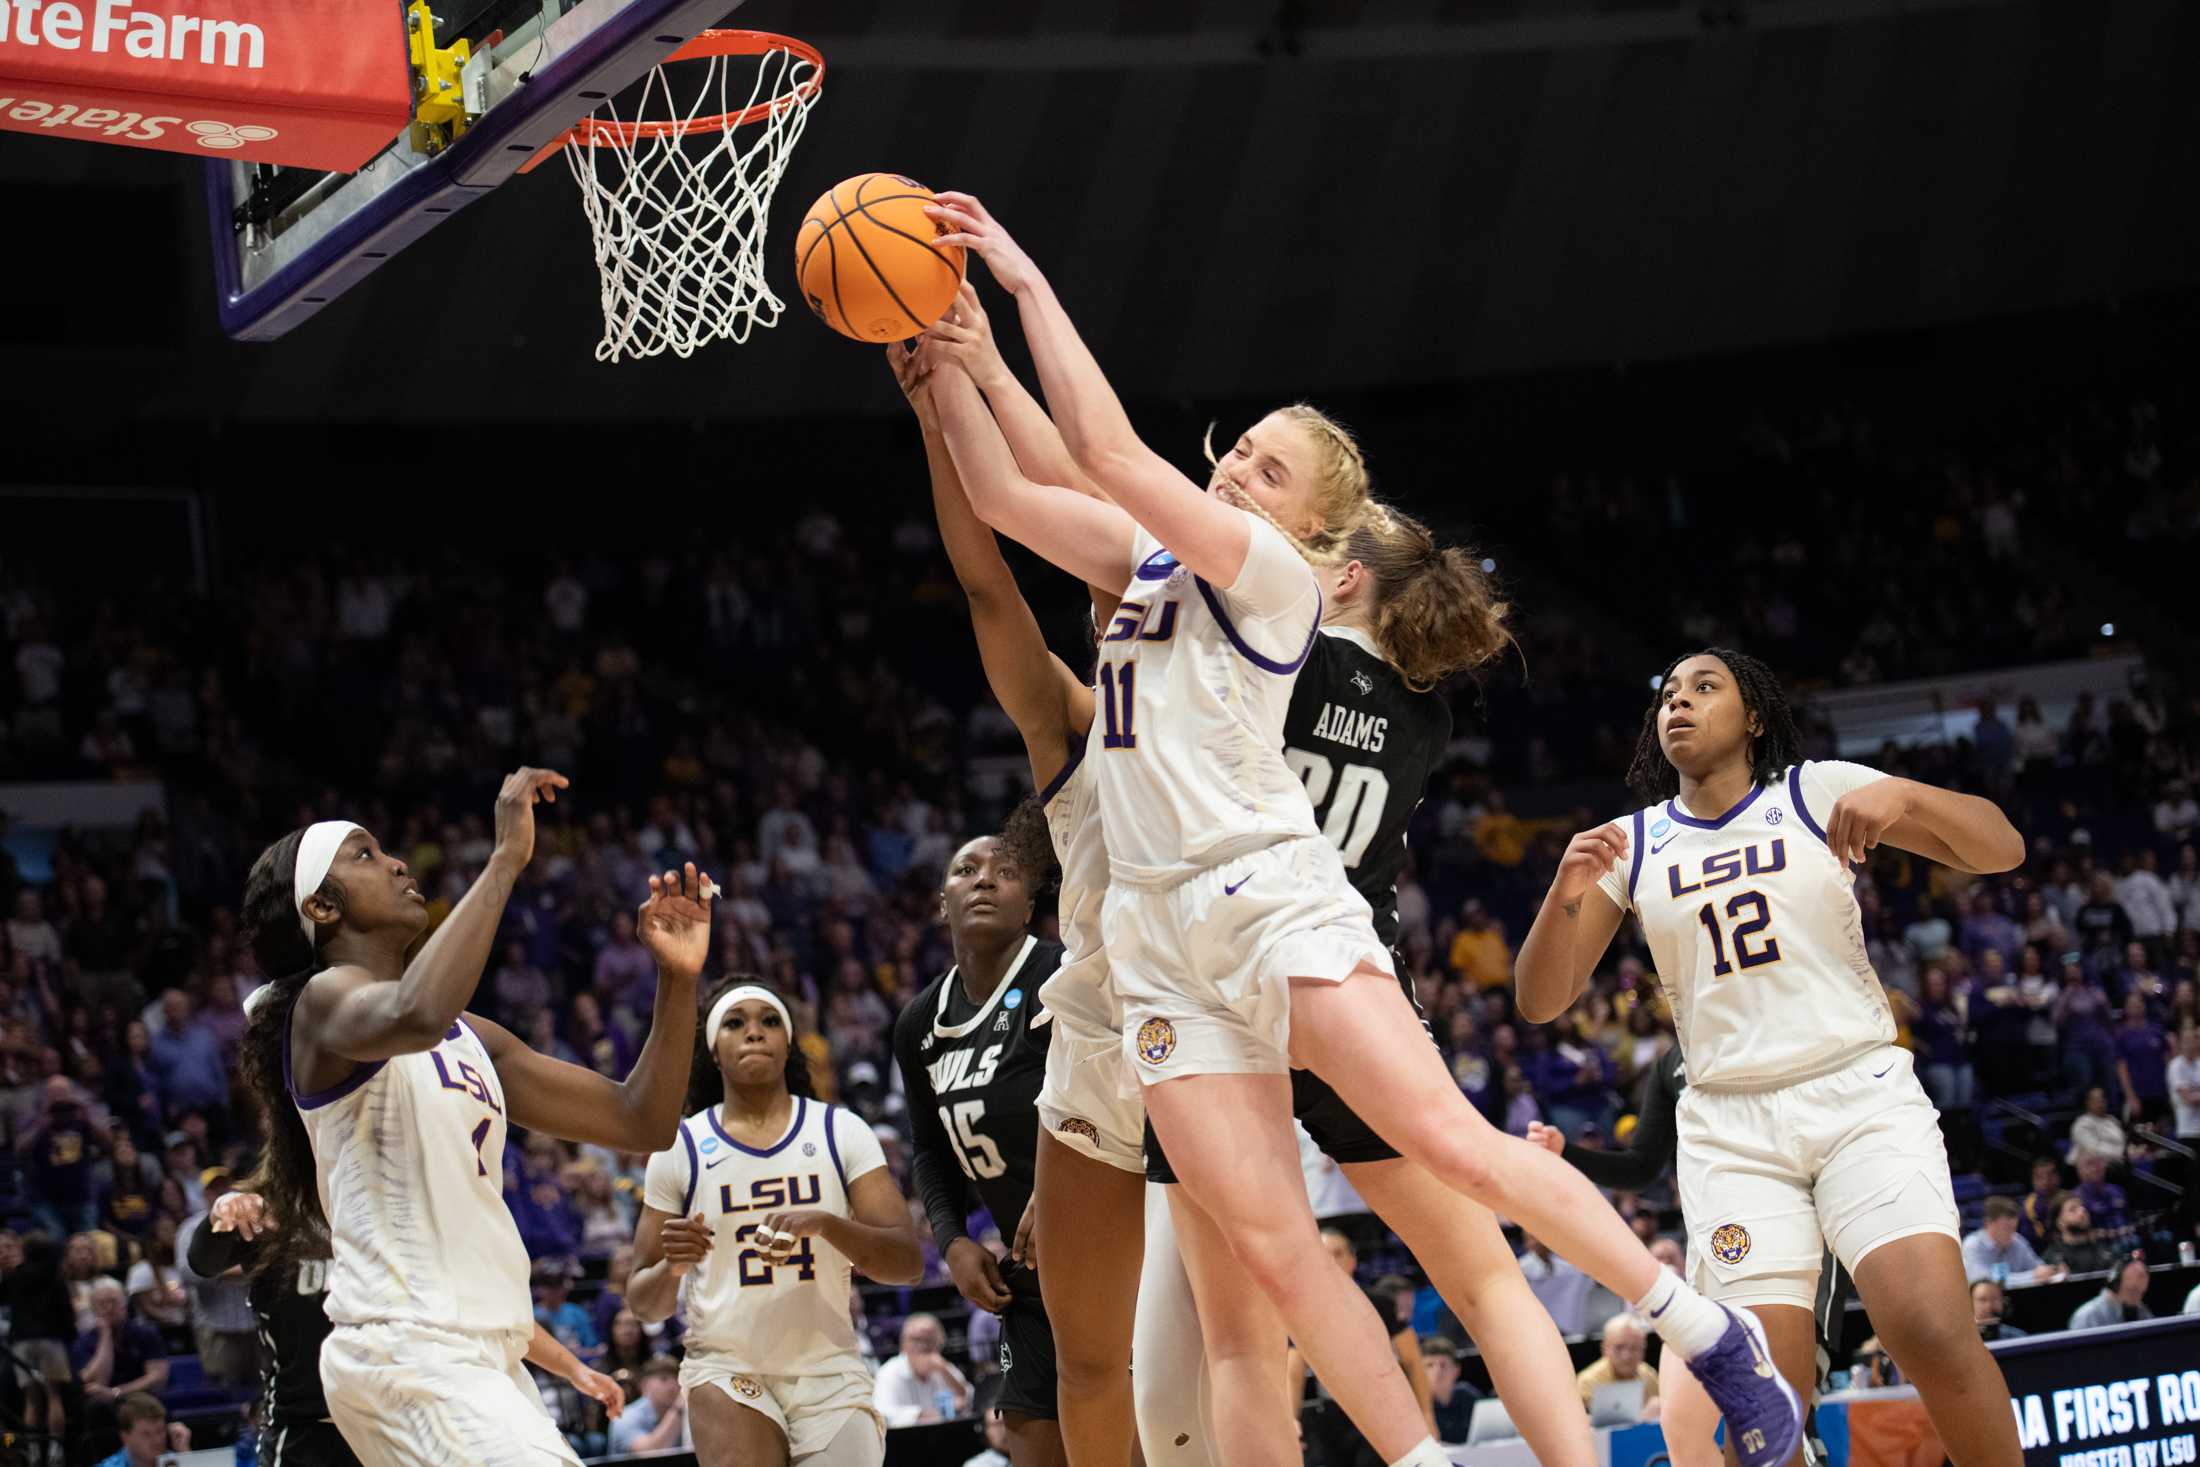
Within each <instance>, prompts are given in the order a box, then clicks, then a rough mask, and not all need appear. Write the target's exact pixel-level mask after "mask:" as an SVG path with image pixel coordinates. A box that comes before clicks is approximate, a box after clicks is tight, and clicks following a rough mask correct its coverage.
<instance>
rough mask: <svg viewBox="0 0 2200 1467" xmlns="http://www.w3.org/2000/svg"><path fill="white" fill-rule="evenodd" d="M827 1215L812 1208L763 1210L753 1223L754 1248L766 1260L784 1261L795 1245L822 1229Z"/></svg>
mask: <svg viewBox="0 0 2200 1467" xmlns="http://www.w3.org/2000/svg"><path fill="white" fill-rule="evenodd" d="M827 1217H828V1214H826V1213H823V1212H820V1211H818V1210H817V1209H816V1208H814V1207H797V1208H791V1209H788V1210H786V1211H783V1212H767V1213H765V1214H764V1221H763V1222H762V1223H760V1224H758V1225H757V1229H756V1251H757V1252H759V1253H761V1254H763V1255H764V1261H765V1262H766V1263H785V1262H786V1261H787V1258H788V1255H790V1254H792V1253H793V1252H794V1250H795V1245H796V1244H798V1243H800V1242H801V1241H802V1240H803V1239H804V1238H812V1237H815V1236H817V1235H818V1234H819V1233H822V1232H824V1231H825V1224H826V1219H827Z"/></svg>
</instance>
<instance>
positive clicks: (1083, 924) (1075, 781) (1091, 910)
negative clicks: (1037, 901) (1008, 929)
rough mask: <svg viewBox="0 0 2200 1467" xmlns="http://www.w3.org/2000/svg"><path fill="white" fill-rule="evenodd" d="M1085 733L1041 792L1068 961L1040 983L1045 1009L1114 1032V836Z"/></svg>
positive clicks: (1059, 922)
mask: <svg viewBox="0 0 2200 1467" xmlns="http://www.w3.org/2000/svg"><path fill="white" fill-rule="evenodd" d="M1086 747H1087V746H1086V744H1085V742H1083V741H1079V742H1075V743H1072V744H1071V745H1070V747H1069V762H1068V763H1067V764H1064V765H1063V766H1062V771H1061V773H1059V774H1057V775H1055V776H1054V778H1053V779H1052V780H1050V781H1048V783H1047V787H1046V788H1045V789H1043V790H1041V791H1040V792H1039V805H1040V808H1041V809H1043V810H1045V811H1046V817H1047V835H1048V836H1049V837H1050V839H1051V840H1052V842H1053V845H1054V859H1055V860H1056V861H1058V862H1060V863H1061V867H1062V876H1061V884H1060V887H1059V889H1058V892H1057V895H1056V898H1055V912H1056V925H1057V926H1058V927H1059V928H1060V929H1061V934H1062V966H1061V967H1059V968H1057V969H1055V970H1054V974H1053V976H1052V977H1050V978H1048V979H1047V981H1046V982H1045V983H1043V984H1041V985H1040V987H1039V998H1040V1001H1041V1003H1042V1004H1044V1006H1045V1008H1046V1011H1047V1012H1048V1013H1051V1014H1053V1015H1055V1016H1056V1017H1057V1018H1064V1019H1068V1020H1070V1021H1071V1022H1072V1023H1075V1024H1082V1025H1084V1026H1086V1028H1087V1029H1088V1030H1093V1031H1098V1030H1106V1031H1108V1032H1111V1033H1112V1032H1113V1031H1114V1029H1115V1027H1116V1025H1117V1023H1118V1022H1119V1021H1120V1016H1119V1014H1118V1011H1117V1009H1116V1004H1115V985H1114V984H1113V983H1112V982H1111V981H1110V980H1109V977H1108V955H1107V952H1106V950H1105V949H1104V948H1102V947H1101V945H1100V899H1101V898H1102V897H1103V896H1105V895H1107V890H1108V843H1107V839H1106V837H1105V835H1104V834H1103V833H1102V831H1101V828H1100V815H1099V811H1098V809H1097V808H1096V800H1097V795H1096V793H1095V791H1094V789H1093V777H1092V769H1091V767H1090V766H1089V765H1088V764H1087V762H1086V759H1085V750H1086Z"/></svg>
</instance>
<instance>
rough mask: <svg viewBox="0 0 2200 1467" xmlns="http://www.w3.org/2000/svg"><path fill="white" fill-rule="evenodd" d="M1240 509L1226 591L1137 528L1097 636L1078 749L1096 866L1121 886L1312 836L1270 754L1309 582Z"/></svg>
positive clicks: (1171, 880) (1298, 560)
mask: <svg viewBox="0 0 2200 1467" xmlns="http://www.w3.org/2000/svg"><path fill="white" fill-rule="evenodd" d="M1247 519H1248V521H1249V522H1250V523H1251V525H1252V538H1251V542H1250V543H1249V544H1248V545H1247V547H1246V552H1245V565H1244V567H1243V569H1241V570H1240V571H1239V572H1238V578H1237V581H1236V583H1235V584H1233V585H1230V586H1227V587H1222V586H1214V585H1210V584H1209V583H1208V582H1206V581H1204V580H1202V579H1201V578H1199V577H1198V576H1195V575H1193V574H1192V573H1191V572H1190V571H1189V570H1187V569H1186V568H1185V567H1183V566H1181V565H1179V564H1178V563H1177V561H1176V557H1175V556H1173V555H1171V554H1170V553H1169V552H1168V551H1167V550H1166V549H1164V548H1162V545H1161V542H1160V541H1158V540H1156V539H1155V538H1154V537H1153V536H1151V535H1148V534H1146V533H1144V532H1143V531H1141V532H1140V533H1139V535H1138V537H1137V539H1136V540H1135V541H1134V542H1133V549H1132V553H1133V554H1134V555H1136V556H1137V557H1138V569H1137V570H1136V571H1135V572H1133V573H1132V576H1131V583H1130V585H1129V586H1128V587H1127V588H1126V589H1125V590H1124V592H1123V601H1122V604H1121V605H1120V606H1118V607H1117V608H1116V612H1115V617H1114V619H1113V620H1111V621H1110V622H1109V623H1108V628H1107V630H1106V631H1105V632H1103V633H1102V634H1101V637H1100V663H1099V667H1098V670H1097V674H1096V677H1095V683H1094V692H1095V701H1096V702H1097V703H1098V705H1099V706H1098V709H1097V715H1096V716H1095V717H1094V719H1093V721H1092V731H1091V734H1090V735H1089V737H1088V740H1087V744H1088V752H1087V754H1086V757H1087V758H1088V759H1089V760H1091V761H1093V770H1094V779H1095V783H1096V786H1097V791H1098V796H1099V800H1098V803H1099V808H1100V815H1101V819H1102V821H1103V823H1104V824H1105V825H1106V827H1107V832H1108V840H1107V844H1108V857H1109V866H1110V871H1111V874H1112V875H1113V877H1114V879H1115V880H1117V881H1120V882H1122V883H1124V884H1126V885H1132V886H1139V887H1149V888H1159V887H1169V886H1174V885H1176V884H1177V883H1179V882H1181V881H1183V880H1184V879H1185V878H1187V877H1189V876H1191V875H1193V874H1194V873H1196V872H1199V871H1203V870H1206V869H1208V868H1210V867H1213V866H1216V865H1219V864H1221V863H1222V862H1225V861H1228V860H1231V859H1233V858H1235V857H1238V856H1242V855H1245V854H1247V853H1248V852H1251V851H1256V850H1259V849H1261V848H1262V847H1264V846H1270V845H1274V844H1275V843H1276V842H1277V841H1281V840H1289V839H1292V838H1295V837H1301V836H1311V835H1314V834H1317V833H1318V832H1317V830H1316V827H1315V825H1314V812H1313V809H1312V807H1310V806H1309V805H1308V804H1307V800H1306V792H1305V790H1304V788H1303V786H1302V785H1301V783H1300V781H1299V777H1298V776H1297V775H1296V774H1294V773H1292V771H1291V767H1290V766H1289V765H1288V764H1286V763H1285V762H1284V758H1283V721H1284V714H1285V712H1286V711H1287V709H1288V708H1289V707H1290V703H1291V683H1292V679H1293V678H1294V677H1296V676H1297V674H1298V671H1299V668H1300V666H1301V665H1302V664H1303V663H1304V662H1305V661H1306V656H1307V653H1308V652H1309V651H1310V650H1311V649H1312V647H1313V645H1314V637H1315V633H1316V630H1317V628H1318V627H1319V625H1320V622H1321V607H1322V597H1321V587H1320V585H1319V583H1318V582H1317V581H1316V580H1315V578H1314V572H1313V569H1312V568H1311V567H1310V566H1308V565H1307V563H1306V561H1305V560H1304V558H1302V557H1301V556H1300V555H1299V553H1298V551H1297V550H1296V549H1294V548H1293V547H1292V545H1291V543H1290V541H1288V540H1286V539H1285V538H1284V537H1283V534H1282V533H1281V532H1280V531H1278V530H1276V529H1275V528H1274V527H1273V526H1271V525H1269V524H1267V523H1265V522H1264V521H1261V520H1258V519H1254V518H1253V517H1252V516H1247Z"/></svg>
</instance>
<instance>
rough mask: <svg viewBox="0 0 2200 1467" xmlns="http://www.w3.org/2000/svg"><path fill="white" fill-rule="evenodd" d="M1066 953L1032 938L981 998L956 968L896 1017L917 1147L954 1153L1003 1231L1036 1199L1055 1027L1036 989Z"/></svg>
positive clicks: (1011, 1227)
mask: <svg viewBox="0 0 2200 1467" xmlns="http://www.w3.org/2000/svg"><path fill="white" fill-rule="evenodd" d="M1061 961H1062V948H1061V946H1060V945H1059V944H1057V943H1051V942H1041V941H1039V940H1038V939H1037V938H1036V937H1026V938H1025V939H1024V943H1023V947H1022V949H1021V950H1020V951H1019V952H1018V953H1017V955H1016V957H1015V959H1014V960H1013V961H1011V962H1010V964H1009V967H1008V972H1007V974H1006V975H1005V976H1003V977H1002V979H1001V981H1000V984H999V985H998V986H997V987H996V988H994V990H993V992H992V993H990V994H988V995H987V996H986V998H985V1001H984V1002H982V1003H977V1004H973V1003H971V1001H970V995H969V994H968V993H966V992H964V991H963V985H962V978H961V974H960V971H959V970H958V969H955V968H950V969H948V970H947V971H946V972H945V973H943V974H941V975H940V976H939V977H937V978H935V979H933V980H932V981H931V982H930V983H928V984H926V985H925V987H924V989H923V990H922V991H921V992H919V993H918V994H917V996H916V997H915V998H913V999H911V1000H910V1002H909V1006H908V1007H907V1008H905V1009H903V1010H902V1012H901V1017H900V1018H898V1019H897V1020H895V1021H894V1057H895V1060H896V1061H897V1062H898V1063H899V1064H900V1066H901V1074H902V1086H903V1089H904V1091H905V1092H906V1094H907V1095H908V1098H909V1120H910V1125H911V1129H912V1130H913V1132H914V1133H915V1137H916V1144H917V1147H918V1149H919V1150H920V1151H922V1152H928V1153H933V1154H939V1153H942V1152H944V1153H947V1154H951V1155H952V1156H953V1158H954V1162H955V1166H956V1168H957V1170H959V1171H960V1172H961V1173H962V1176H963V1178H964V1180H966V1181H967V1182H968V1183H969V1184H970V1185H971V1186H972V1187H975V1188H976V1190H977V1193H978V1200H979V1201H980V1202H982V1203H984V1204H985V1210H986V1211H987V1212H989V1213H991V1214H992V1216H993V1221H994V1223H995V1225H996V1226H998V1227H999V1228H1000V1229H1001V1231H1002V1233H1003V1235H1004V1236H1005V1235H1006V1234H1008V1233H1010V1232H1012V1231H1013V1230H1014V1229H1015V1227H1016V1224H1017V1223H1018V1222H1020V1221H1022V1219H1023V1215H1024V1208H1025V1207H1026V1206H1027V1205H1028V1204H1029V1203H1030V1201H1031V1186H1032V1175H1033V1169H1034V1167H1035V1165H1036V1161H1037V1157H1038V1152H1039V1113H1038V1100H1039V1087H1040V1084H1041V1083H1042V1082H1043V1081H1044V1080H1045V1078H1046V1061H1047V1041H1048V1040H1049V1039H1050V1038H1051V1037H1052V1035H1053V1028H1052V1024H1051V1020H1052V1017H1053V1016H1052V1015H1051V1014H1049V1013H1048V1012H1047V1011H1046V1009H1045V1007H1044V1006H1043V1005H1042V1004H1041V1003H1040V1001H1039V996H1038V995H1039V987H1040V985H1041V984H1043V983H1045V982H1046V981H1047V979H1048V978H1050V977H1052V976H1053V974H1054V972H1055V970H1056V969H1057V968H1058V967H1059V966H1060V964H1061ZM1012 1274H1013V1271H1012ZM1015 1282H1016V1279H1015V1277H1013V1276H1012V1277H1011V1279H1010V1283H1011V1285H1012V1286H1013V1285H1014V1284H1015Z"/></svg>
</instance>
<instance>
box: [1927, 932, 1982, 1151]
mask: <svg viewBox="0 0 2200 1467" xmlns="http://www.w3.org/2000/svg"><path fill="white" fill-rule="evenodd" d="M1911 1033H1912V1037H1913V1039H1914V1041H1915V1044H1916V1048H1917V1049H1918V1051H1919V1057H1920V1058H1921V1059H1923V1060H1924V1062H1925V1063H1924V1064H1923V1066H1922V1067H1921V1069H1922V1071H1923V1074H1922V1078H1923V1079H1924V1082H1925V1090H1926V1093H1927V1094H1929V1095H1931V1096H1932V1100H1933V1105H1934V1106H1935V1107H1936V1108H1937V1109H1939V1110H1940V1112H1941V1113H1942V1114H1943V1115H1950V1114H1957V1113H1961V1112H1964V1111H1968V1110H1969V1109H1970V1108H1971V1105H1972V1102H1973V1101H1974V1100H1975V1099H1976V1098H1977V1089H1978V1086H1977V1081H1976V1078H1975V1077H1974V1074H1973V1071H1972V1069H1971V1034H1970V1022H1969V1018H1968V1010H1967V1008H1966V1005H1965V1002H1964V998H1963V995H1961V994H1951V993H1950V992H1949V987H1948V973H1947V970H1946V969H1945V968H1942V967H1940V966H1939V965H1938V964H1935V965H1933V966H1931V967H1928V968H1927V969H1926V970H1925V980H1924V991H1923V993H1922V994H1921V995H1920V997H1919V1002H1918V1018H1917V1023H1916V1024H1915V1026H1913V1028H1912V1031H1911Z"/></svg>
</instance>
